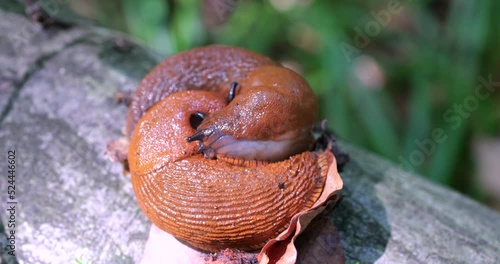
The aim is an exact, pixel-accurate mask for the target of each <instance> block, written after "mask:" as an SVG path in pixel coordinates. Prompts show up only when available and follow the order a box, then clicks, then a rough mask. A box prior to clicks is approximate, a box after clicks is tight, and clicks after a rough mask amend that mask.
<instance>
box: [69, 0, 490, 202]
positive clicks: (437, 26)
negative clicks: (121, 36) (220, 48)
mask: <svg viewBox="0 0 500 264" xmlns="http://www.w3.org/2000/svg"><path fill="white" fill-rule="evenodd" d="M213 2H215V1H213ZM203 3H205V4H207V3H208V1H205V2H201V1H198V0H182V1H181V0H148V1H134V0H110V1H97V0H87V1H78V2H74V1H73V2H70V5H71V7H72V8H73V9H74V10H75V11H77V12H80V13H83V14H84V15H87V16H89V17H92V18H95V19H96V20H97V21H99V23H101V24H103V25H104V26H108V27H113V28H115V29H118V30H122V31H125V32H127V33H129V34H130V35H132V36H133V37H134V38H135V39H136V40H138V41H141V42H143V43H145V44H146V45H148V46H150V47H151V48H152V49H154V50H155V51H157V52H158V53H159V54H161V55H162V56H168V55H171V54H174V53H177V52H179V51H183V50H187V49H190V48H192V47H195V46H200V45H207V44H212V43H219V44H228V45H236V46H240V47H245V48H249V49H252V50H254V51H257V52H260V53H263V54H266V55H269V56H271V57H273V58H275V59H276V60H279V61H283V62H285V63H286V64H287V65H291V66H292V67H294V68H295V69H296V70H298V71H299V72H301V73H302V74H303V75H304V76H305V77H306V79H307V80H308V81H309V83H310V85H311V86H312V87H313V89H314V90H315V92H316V93H317V94H318V96H319V99H320V102H321V116H322V118H326V119H328V121H329V125H330V127H331V128H333V129H334V130H335V132H336V133H337V134H338V135H339V137H341V138H342V139H344V140H346V141H349V142H352V143H354V144H357V145H360V146H363V147H365V148H367V149H369V150H372V151H374V152H376V153H378V154H380V155H382V156H385V157H387V158H388V159H391V160H393V161H395V162H398V163H399V162H401V161H402V160H407V161H408V160H410V159H412V157H413V159H415V158H416V157H417V156H412V155H417V154H415V153H414V152H421V153H422V155H423V156H424V158H425V160H424V162H423V163H422V164H415V162H414V163H413V165H409V164H408V163H406V164H405V162H403V165H404V166H405V167H407V168H408V169H411V170H415V171H417V172H419V173H421V174H423V175H425V176H426V177H428V178H430V179H432V180H434V181H436V182H439V183H442V184H445V185H448V186H451V187H453V188H455V189H458V190H460V191H462V192H464V193H466V194H468V195H470V196H472V197H475V198H476V199H483V198H484V194H483V193H482V191H481V190H480V189H478V188H477V178H476V177H474V175H477V172H476V171H477V170H476V167H475V164H476V163H474V156H473V155H472V153H473V151H472V146H473V143H474V140H475V139H477V138H482V137H497V138H498V136H500V122H499V121H500V92H499V91H498V88H497V89H496V91H495V92H493V93H491V95H490V96H489V97H488V98H487V99H486V100H479V105H478V107H477V109H475V110H474V111H468V112H466V113H465V115H464V114H460V113H458V112H457V110H456V108H455V104H463V103H464V100H466V99H467V98H469V97H470V96H474V92H475V89H476V87H477V86H478V85H480V82H479V81H478V77H479V76H482V77H483V78H485V79H488V78H491V79H493V80H495V81H500V72H499V71H498V69H499V66H500V65H499V63H500V49H499V45H500V30H499V21H498V19H496V15H497V14H498V13H500V2H499V1H494V0H481V1H470V0H441V1H429V0H423V1H411V0H402V1H395V0H394V1H360V0H354V1H347V0H336V1H329V0H323V1H320V0H306V1H304V0H268V1H262V0H260V1H257V0H255V1H251V0H248V1H236V0H221V1H218V2H217V5H216V7H215V9H214V10H215V11H213V12H212V13H210V14H208V17H209V18H210V17H211V18H212V20H214V19H215V20H217V19H219V20H222V18H224V16H225V15H226V14H229V13H231V12H230V11H232V10H234V13H232V15H231V16H230V17H229V18H228V19H227V21H225V23H222V24H221V25H218V26H208V25H207V24H206V23H205V22H204V21H205V20H204V15H203V12H202V10H203V8H202V6H203ZM211 3H212V2H211ZM395 4H398V7H399V8H398V9H397V10H399V11H398V12H394V13H390V14H391V16H390V17H385V18H386V20H385V21H388V22H389V23H388V24H387V25H384V24H385V23H381V22H377V21H378V20H377V19H376V17H377V16H376V15H374V14H381V13H380V12H382V13H383V12H384V11H385V12H386V14H387V12H388V11H389V10H390V8H391V5H395ZM214 12H215V14H214ZM205 18H207V17H206V16H205ZM219 22H221V21H219ZM374 23H375V24H377V25H378V27H379V28H380V32H377V30H376V26H374V25H375V24H374ZM370 26H371V27H372V28H370ZM358 29H359V30H358ZM370 30H371V31H370ZM359 31H361V32H364V33H365V34H367V35H370V36H368V38H367V39H368V40H366V38H365V41H364V42H363V43H362V44H363V45H359V44H360V43H359V42H357V41H356V40H360V37H359V34H360V33H359ZM370 32H372V33H374V32H376V33H377V34H368V33H370ZM367 42H368V43H367ZM365 44H366V45H365ZM349 51H350V52H349ZM366 76H369V77H370V76H371V77H370V78H368V81H366V80H365V81H363V77H366ZM447 111H452V116H456V117H457V118H459V119H460V124H458V121H456V122H453V123H452V122H450V120H447V119H445V117H444V114H445V113H446V112H447ZM469 114H470V115H469ZM455 125H456V126H455ZM436 128H442V129H443V130H444V133H445V135H446V136H447V138H446V140H445V141H444V142H443V143H440V144H436V147H435V150H434V151H430V152H429V153H424V152H423V151H422V150H420V148H419V147H418V145H417V143H416V142H415V141H416V140H419V141H424V140H426V139H431V138H432V133H433V131H434V129H436ZM412 153H413V154H412ZM499 161H500V157H499ZM499 174H500V172H499ZM499 176H500V175H499Z"/></svg>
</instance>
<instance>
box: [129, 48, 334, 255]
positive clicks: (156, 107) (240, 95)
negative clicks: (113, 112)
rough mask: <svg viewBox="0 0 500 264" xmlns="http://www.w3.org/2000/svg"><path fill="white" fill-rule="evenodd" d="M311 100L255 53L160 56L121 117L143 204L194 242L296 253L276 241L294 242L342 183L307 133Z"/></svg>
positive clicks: (158, 221)
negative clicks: (129, 106) (161, 58)
mask: <svg viewBox="0 0 500 264" xmlns="http://www.w3.org/2000/svg"><path fill="white" fill-rule="evenodd" d="M229 55H230V56H229ZM228 56H229V57H230V58H231V59H232V61H231V63H227V62H226V61H225V60H224V59H227V58H228ZM186 60H187V61H186ZM216 62H217V63H216ZM207 72H208V73H207ZM159 73H164V75H161V74H159ZM183 74H186V76H183ZM228 76H229V77H230V78H228ZM195 80H196V81H195ZM173 87H174V88H175V87H177V88H175V89H174V88H173ZM317 108H318V107H317V102H316V98H315V96H314V94H313V93H312V91H311V89H310V87H309V86H308V85H307V83H306V81H305V80H304V79H303V78H302V77H301V76H300V75H298V74H297V73H295V72H293V71H291V70H289V69H286V68H283V67H281V66H279V65H278V64H277V63H275V62H272V61H271V60H270V59H268V58H265V57H263V56H261V55H258V54H255V53H252V52H250V51H246V50H243V49H238V48H232V47H224V46H210V47H204V48H198V49H194V50H191V51H187V52H184V53H181V54H178V55H176V56H173V57H170V58H167V59H166V60H165V61H163V62H162V63H161V64H160V65H159V66H157V68H155V69H153V71H152V72H151V73H150V74H148V75H147V76H146V77H145V79H144V80H143V81H142V82H141V85H140V86H139V89H138V91H137V92H136V94H135V97H134V98H133V99H132V102H131V108H130V112H129V116H128V119H127V134H128V136H129V137H130V147H129V151H128V163H129V167H130V173H131V179H132V184H133V188H134V192H135V194H136V197H137V202H138V204H139V206H140V208H141V209H142V210H143V212H144V213H145V214H146V216H147V217H148V218H149V219H150V220H151V221H152V222H153V223H154V224H155V225H156V226H158V227H159V228H160V229H162V230H163V231H165V232H167V233H169V234H171V235H173V236H174V237H175V238H177V239H178V240H180V241H182V242H183V243H185V244H188V245H190V246H192V247H193V248H196V249H198V250H202V251H207V252H218V251H221V250H224V249H226V248H231V249H238V250H242V251H253V250H258V249H261V248H262V247H264V250H263V251H262V252H261V254H260V255H259V259H260V261H261V262H262V261H263V262H262V263H266V262H265V261H266V258H267V259H269V258H270V257H269V256H272V257H271V258H274V257H276V256H277V254H271V255H269V254H268V253H269V250H277V251H280V252H282V253H283V254H287V253H286V252H291V253H290V254H292V255H293V254H294V253H293V251H294V250H295V247H293V246H292V247H285V248H286V249H284V250H282V249H283V248H282V249H279V250H278V249H276V248H277V247H276V245H280V244H281V245H282V244H283V243H279V242H276V241H289V242H290V241H291V243H292V244H293V241H294V239H295V237H296V236H297V235H298V234H300V232H302V230H303V229H304V228H305V227H306V226H307V224H308V223H309V222H310V220H311V219H312V218H314V216H316V215H317V214H318V213H319V212H320V211H321V210H323V209H324V207H325V206H324V205H325V204H326V203H327V202H328V201H331V200H335V199H336V197H337V196H336V193H337V192H338V191H339V190H340V189H341V188H342V180H341V179H340V175H339V174H338V171H337V166H336V159H335V156H334V155H333V153H332V151H331V148H332V139H331V138H329V137H328V136H329V135H328V134H327V133H326V132H325V131H323V132H321V133H322V136H323V138H324V139H323V141H325V142H326V145H325V142H322V143H321V142H320V143H319V144H318V142H319V141H318V140H316V144H315V140H314V138H313V126H314V123H315V120H316V118H317V112H318V110H317ZM139 110H140V111H139ZM323 128H324V127H323ZM321 133H320V134H321ZM318 146H319V147H318ZM200 153H202V154H200ZM272 241H274V242H272ZM269 243H272V244H273V245H274V246H272V245H269ZM273 248H274V249H273ZM290 250H291V251H290ZM266 252H267V253H266ZM278 255H279V254H278ZM281 257H282V256H281ZM287 259H293V257H292V258H290V257H287ZM285 263H289V262H285Z"/></svg>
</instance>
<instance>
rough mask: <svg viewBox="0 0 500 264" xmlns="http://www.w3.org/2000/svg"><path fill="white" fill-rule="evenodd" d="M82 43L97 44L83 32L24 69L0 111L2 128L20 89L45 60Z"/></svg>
mask: <svg viewBox="0 0 500 264" xmlns="http://www.w3.org/2000/svg"><path fill="white" fill-rule="evenodd" d="M82 43H88V44H97V43H95V42H93V41H92V40H91V38H90V37H89V35H88V34H85V35H83V36H81V37H79V38H77V39H75V40H73V41H71V42H69V43H67V44H66V45H64V47H62V48H61V49H58V50H56V51H53V52H50V53H48V54H45V55H43V56H41V57H39V58H38V59H37V60H36V61H35V62H34V63H33V64H32V65H31V67H30V68H29V69H28V71H26V73H25V74H24V75H23V77H22V78H21V79H20V80H18V81H16V85H15V87H14V91H12V94H11V95H10V97H9V101H8V102H7V105H6V106H5V107H4V109H2V112H1V113H0V128H2V125H3V121H4V120H5V118H6V117H7V115H9V113H10V111H11V110H12V109H13V108H14V104H15V102H16V101H17V99H18V98H19V95H20V93H21V90H22V89H23V87H24V85H25V84H26V83H27V82H28V81H29V80H30V79H31V77H32V76H33V75H34V74H35V73H37V72H38V71H39V70H42V69H43V66H44V64H45V63H46V62H47V61H50V60H51V59H52V58H54V57H55V56H57V55H58V54H59V53H61V52H62V51H64V50H66V49H68V48H71V47H73V46H75V45H78V44H82Z"/></svg>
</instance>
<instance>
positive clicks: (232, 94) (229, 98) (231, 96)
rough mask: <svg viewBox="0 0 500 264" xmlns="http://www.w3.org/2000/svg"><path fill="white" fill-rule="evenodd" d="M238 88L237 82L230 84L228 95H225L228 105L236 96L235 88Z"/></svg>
mask: <svg viewBox="0 0 500 264" xmlns="http://www.w3.org/2000/svg"><path fill="white" fill-rule="evenodd" d="M237 86H238V83H237V82H232V83H231V88H229V94H228V95H227V102H228V103H230V102H231V101H233V99H234V97H235V96H236V87H237Z"/></svg>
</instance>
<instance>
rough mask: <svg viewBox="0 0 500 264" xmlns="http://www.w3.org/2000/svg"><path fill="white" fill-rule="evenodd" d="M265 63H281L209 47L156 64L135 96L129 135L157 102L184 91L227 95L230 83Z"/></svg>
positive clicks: (232, 48) (225, 48) (127, 129)
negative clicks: (203, 91) (202, 91)
mask: <svg viewBox="0 0 500 264" xmlns="http://www.w3.org/2000/svg"><path fill="white" fill-rule="evenodd" d="M264 65H279V64H278V63H276V62H274V61H273V60H271V59H269V58H267V57H265V56H263V55H260V54H258V53H255V52H253V51H249V50H245V49H241V48H236V47H228V46H217V45H215V46H207V47H201V48H195V49H191V50H189V51H185V52H181V53H179V54H176V55H174V56H171V57H169V58H167V59H165V60H163V61H162V62H160V64H158V65H157V66H156V67H154V68H153V69H152V70H151V71H150V72H149V73H148V74H147V75H146V76H145V77H144V78H143V80H142V81H141V82H140V84H139V86H138V88H137V90H136V91H135V93H134V96H133V97H132V102H131V104H130V109H129V112H128V116H127V125H126V134H127V135H129V136H130V135H131V133H132V131H133V129H134V126H135V124H136V123H137V121H138V120H139V119H140V118H141V117H142V116H143V115H144V113H146V111H147V110H148V109H149V108H151V107H152V106H153V105H154V104H155V103H157V102H159V101H160V100H161V99H163V98H165V97H166V96H167V95H169V94H171V93H174V92H178V91H182V90H207V91H215V92H219V93H221V94H224V96H227V94H228V92H229V87H230V85H231V82H234V81H237V80H240V79H243V78H245V77H246V76H247V74H248V73H249V72H251V71H253V70H255V69H256V68H258V67H261V66H264Z"/></svg>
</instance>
